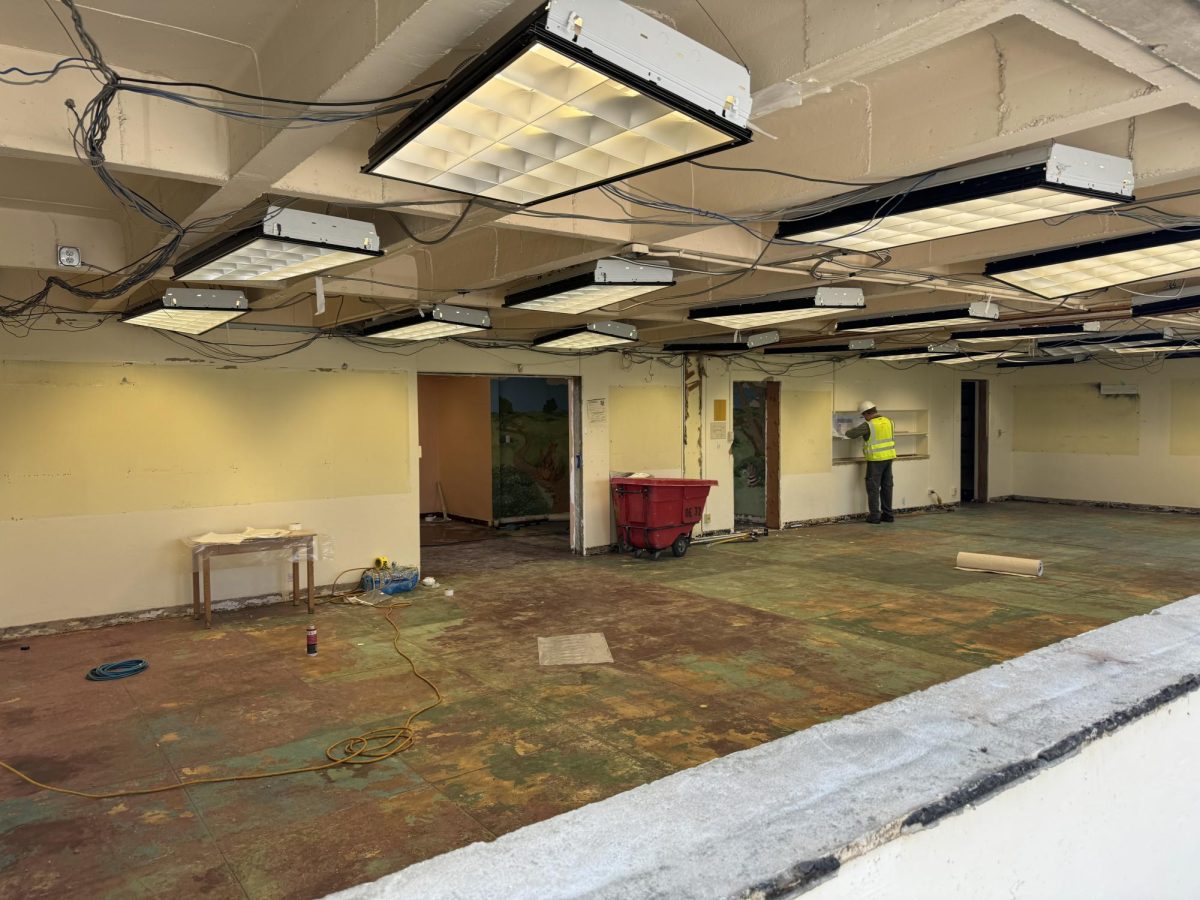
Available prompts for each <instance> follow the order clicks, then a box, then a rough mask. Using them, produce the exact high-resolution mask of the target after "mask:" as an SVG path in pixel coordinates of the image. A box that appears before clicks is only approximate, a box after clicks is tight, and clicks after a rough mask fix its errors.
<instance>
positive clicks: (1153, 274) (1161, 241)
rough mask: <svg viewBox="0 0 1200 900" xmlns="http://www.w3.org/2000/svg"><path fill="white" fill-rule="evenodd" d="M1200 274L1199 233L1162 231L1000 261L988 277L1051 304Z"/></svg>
mask: <svg viewBox="0 0 1200 900" xmlns="http://www.w3.org/2000/svg"><path fill="white" fill-rule="evenodd" d="M1192 269H1200V228H1176V229H1163V230H1162V231H1147V232H1143V233H1142V234H1131V235H1128V236H1127V237H1120V238H1112V239H1110V240H1107V241H1092V242H1091V243H1088V244H1075V245H1072V246H1069V247H1055V248H1053V249H1051V250H1043V251H1041V252H1040V253H1031V254H1028V255H1025V256H1011V257H1008V258H1006V259H998V260H995V261H993V262H990V263H988V264H987V265H986V266H984V270H983V271H984V274H985V275H989V276H991V277H992V278H995V279H996V280H997V281H1003V282H1004V283H1005V284H1011V285H1012V286H1013V287H1017V288H1020V289H1021V290H1025V291H1029V292H1030V293H1031V294H1037V295H1038V296H1039V297H1045V298H1047V299H1050V300H1053V299H1056V298H1058V297H1067V296H1070V295H1071V294H1082V293H1086V292H1088V291H1101V290H1105V289H1106V288H1110V287H1115V286H1116V285H1119V284H1132V283H1134V282H1137V281H1149V280H1151V279H1154V278H1165V277H1167V276H1168V275H1175V274H1178V273H1179V272H1187V271H1190V270H1192Z"/></svg>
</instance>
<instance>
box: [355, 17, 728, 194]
mask: <svg viewBox="0 0 1200 900" xmlns="http://www.w3.org/2000/svg"><path fill="white" fill-rule="evenodd" d="M749 115H750V74H749V72H748V71H747V70H746V69H745V67H744V66H741V65H738V64H737V63H735V62H733V61H731V60H728V59H726V58H725V57H723V56H721V55H720V54H718V53H716V52H714V51H712V50H709V49H708V48H707V47H705V46H704V45H702V44H699V43H697V42H696V41H693V40H692V39H691V38H688V37H686V36H685V35H683V34H680V33H679V32H678V31H675V30H674V29H673V28H671V27H670V26H668V25H667V24H665V23H664V22H661V21H659V20H658V19H655V18H653V17H652V16H649V15H646V14H645V13H642V12H640V11H638V10H636V9H634V8H633V7H630V6H627V5H626V4H624V3H619V2H617V0H549V2H548V3H543V4H542V5H541V6H539V8H538V9H537V10H536V11H535V12H534V13H533V14H531V15H530V16H529V17H528V18H526V19H525V20H524V21H523V22H522V23H521V24H520V25H518V26H517V27H516V28H514V29H513V30H512V31H511V32H509V33H508V34H507V35H506V36H505V37H504V38H502V39H501V40H500V41H499V42H498V43H496V44H495V45H494V46H492V47H491V48H489V49H488V50H486V51H485V52H484V53H482V54H480V55H479V56H478V57H477V58H476V59H475V60H474V61H472V62H471V63H470V64H468V65H467V66H465V67H464V68H463V69H462V71H460V72H458V73H456V74H454V75H452V76H451V77H450V79H449V80H448V81H447V82H446V83H445V84H444V85H442V86H441V87H440V88H439V89H438V91H437V92H436V93H435V94H433V95H432V96H431V97H430V98H429V99H428V100H426V101H425V102H424V103H422V104H421V105H420V106H418V107H417V108H416V109H415V110H413V112H412V113H410V114H409V115H408V116H407V117H406V118H405V119H403V120H402V121H401V122H400V123H399V124H397V125H396V126H395V127H394V128H393V129H392V130H391V131H389V132H388V133H387V134H386V135H384V136H383V137H382V138H381V139H380V140H379V141H378V142H376V144H375V146H373V147H372V148H371V150H370V153H369V154H368V161H367V165H366V166H365V168H364V170H363V171H365V172H370V173H372V174H375V175H382V176H385V177H388V178H398V179H400V180H402V181H411V182H416V183H418V184H424V185H429V186H430V187H439V188H445V189H446V190H451V191H458V192H461V193H464V194H474V195H476V196H481V197H488V198H491V199H494V200H502V201H507V202H510V203H515V204H518V205H522V206H523V205H528V204H531V203H540V202H542V201H544V200H549V199H551V198H554V197H560V196H563V195H564V194H572V193H575V192H576V191H581V190H584V189H586V188H589V187H594V186H596V185H599V184H605V183H606V182H609V181H614V180H616V179H618V178H626V177H628V176H630V175H634V174H636V173H639V172H645V171H649V170H651V169H656V168H660V167H662V166H665V165H671V164H673V163H677V162H680V161H682V160H686V159H692V158H694V157H697V156H701V155H704V154H706V153H712V152H713V151H716V150H721V149H724V148H727V147H732V146H737V145H739V144H744V143H747V142H748V141H749V140H750V132H749V130H748V128H747V123H748V120H749Z"/></svg>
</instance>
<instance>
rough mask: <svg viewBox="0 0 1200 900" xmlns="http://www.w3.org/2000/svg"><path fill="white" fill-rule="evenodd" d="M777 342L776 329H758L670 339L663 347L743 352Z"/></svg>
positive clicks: (676, 349)
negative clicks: (709, 336)
mask: <svg viewBox="0 0 1200 900" xmlns="http://www.w3.org/2000/svg"><path fill="white" fill-rule="evenodd" d="M777 343H779V332H778V331H760V332H759V333H758V334H747V335H740V334H734V335H729V336H728V337H726V336H721V337H711V338H697V339H696V340H694V341H672V342H670V343H667V344H664V345H663V349H664V350H667V351H669V352H673V353H720V352H722V351H729V352H734V353H744V352H745V351H747V350H757V349H758V348H759V347H765V346H767V345H768V344H777Z"/></svg>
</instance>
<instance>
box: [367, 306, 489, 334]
mask: <svg viewBox="0 0 1200 900" xmlns="http://www.w3.org/2000/svg"><path fill="white" fill-rule="evenodd" d="M491 326H492V319H491V316H490V315H489V314H488V313H487V311H486V310H482V309H472V308H469V307H463V306H450V305H449V304H445V303H439V304H437V305H436V306H434V307H433V310H432V311H431V312H430V314H429V316H428V317H421V316H410V317H409V318H407V319H401V320H400V321H398V322H384V323H382V324H379V325H374V326H372V327H370V328H368V329H367V330H366V331H364V332H363V336H364V337H370V338H375V339H378V340H384V341H432V340H437V339H439V338H449V337H459V336H461V335H464V334H471V333H472V332H476V331H487V330H488V329H489V328H491Z"/></svg>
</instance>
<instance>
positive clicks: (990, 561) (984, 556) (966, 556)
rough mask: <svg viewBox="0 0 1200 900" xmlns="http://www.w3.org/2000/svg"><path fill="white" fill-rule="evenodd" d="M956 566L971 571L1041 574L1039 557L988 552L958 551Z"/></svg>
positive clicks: (1026, 575)
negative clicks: (1022, 556)
mask: <svg viewBox="0 0 1200 900" xmlns="http://www.w3.org/2000/svg"><path fill="white" fill-rule="evenodd" d="M957 566H958V568H960V569H968V570H970V571H972V572H996V573H998V574H1000V575H1024V576H1025V577H1026V578H1038V577H1040V576H1041V574H1042V561H1041V560H1040V559H1022V558H1021V557H1019V556H992V555H991V554H990V553H959V554H958V562H957Z"/></svg>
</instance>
